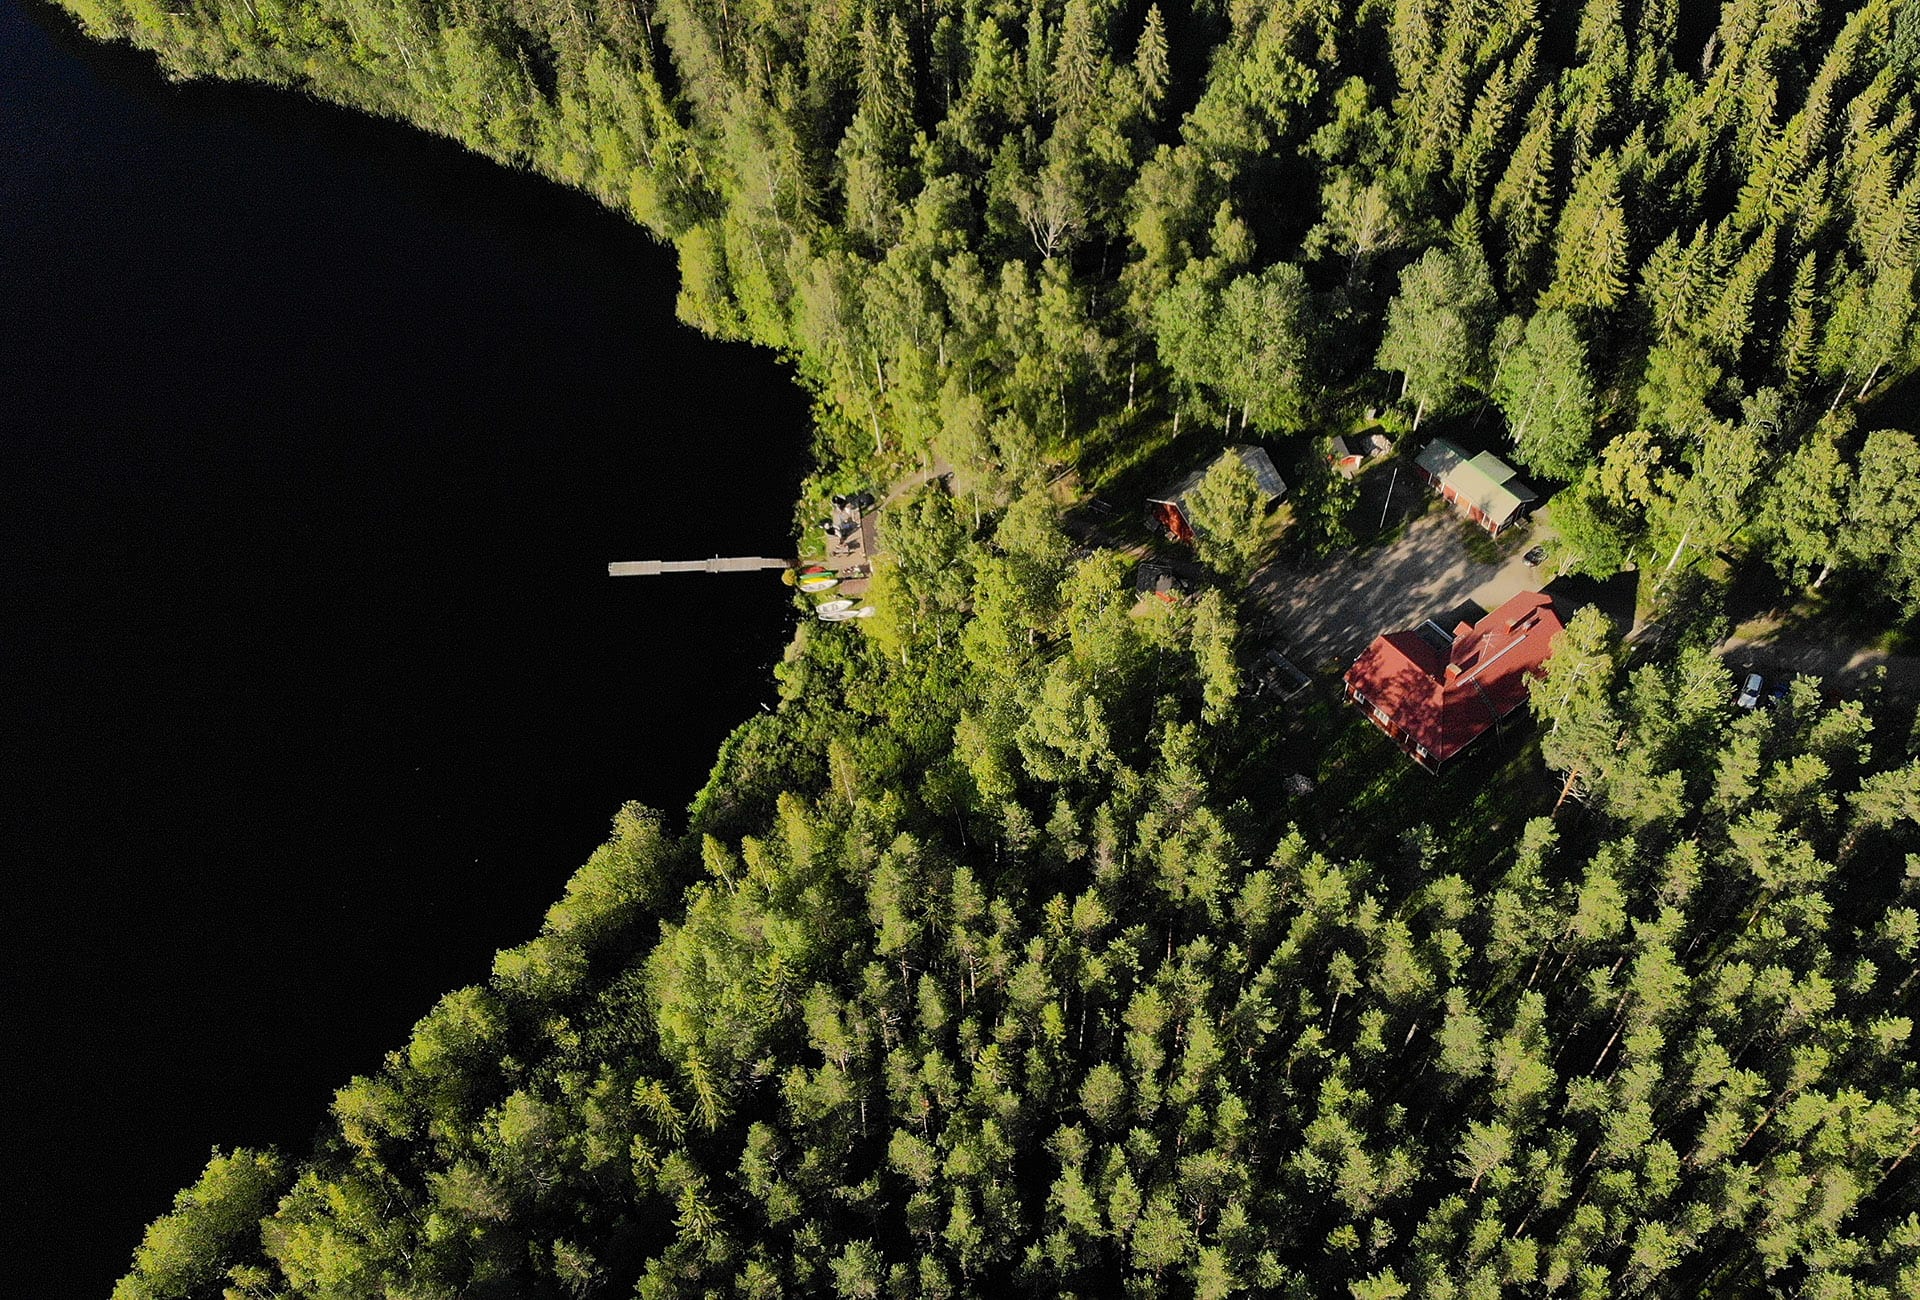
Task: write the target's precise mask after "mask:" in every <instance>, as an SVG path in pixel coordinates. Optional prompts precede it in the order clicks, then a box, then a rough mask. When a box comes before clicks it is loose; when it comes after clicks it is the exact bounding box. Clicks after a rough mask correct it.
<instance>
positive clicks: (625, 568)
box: [607, 555, 793, 578]
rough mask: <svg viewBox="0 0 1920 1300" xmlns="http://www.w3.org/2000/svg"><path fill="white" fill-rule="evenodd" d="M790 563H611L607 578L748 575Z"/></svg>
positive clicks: (732, 559) (717, 559) (722, 559)
mask: <svg viewBox="0 0 1920 1300" xmlns="http://www.w3.org/2000/svg"><path fill="white" fill-rule="evenodd" d="M792 567H793V561H792V560H776V559H771V558H769V557H767V556H740V555H729V556H719V555H716V556H714V557H713V558H712V559H711V560H615V561H614V562H613V563H612V564H609V565H608V566H607V576H608V577H610V578H650V577H652V576H653V575H655V574H657V573H749V572H752V571H753V570H756V569H790V568H792Z"/></svg>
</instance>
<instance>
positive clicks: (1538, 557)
mask: <svg viewBox="0 0 1920 1300" xmlns="http://www.w3.org/2000/svg"><path fill="white" fill-rule="evenodd" d="M1520 558H1521V560H1522V561H1524V562H1525V563H1527V564H1531V565H1533V566H1534V567H1536V568H1538V567H1539V564H1540V561H1542V560H1544V559H1546V558H1547V548H1546V547H1544V546H1536V547H1533V548H1532V549H1531V550H1529V551H1528V552H1527V553H1526V554H1525V555H1523V556H1521V557H1520Z"/></svg>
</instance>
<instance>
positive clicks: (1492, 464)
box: [1413, 438, 1540, 537]
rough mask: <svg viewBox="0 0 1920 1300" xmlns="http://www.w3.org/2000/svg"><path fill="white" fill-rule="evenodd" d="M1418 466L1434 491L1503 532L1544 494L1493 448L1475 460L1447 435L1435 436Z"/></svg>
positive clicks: (1487, 526) (1496, 532) (1494, 531)
mask: <svg viewBox="0 0 1920 1300" xmlns="http://www.w3.org/2000/svg"><path fill="white" fill-rule="evenodd" d="M1413 463H1414V465H1415V466H1416V467H1417V468H1418V469H1419V471H1420V473H1421V475H1422V476H1423V477H1424V478H1425V479H1426V480H1427V482H1429V483H1431V484H1433V487H1434V490H1435V491H1436V492H1438V493H1439V494H1440V495H1441V496H1443V497H1445V498H1446V499H1447V500H1448V501H1449V502H1451V503H1452V504H1454V505H1456V506H1458V507H1460V508H1461V509H1462V510H1464V511H1466V512H1467V513H1468V514H1469V515H1472V516H1473V521H1474V522H1475V523H1477V524H1479V525H1480V526H1481V527H1482V528H1484V529H1486V530H1487V531H1488V532H1489V533H1492V534H1493V535H1494V536H1495V537H1498V536H1499V535H1500V532H1501V530H1502V529H1504V528H1508V527H1510V526H1512V525H1513V524H1514V523H1516V522H1517V521H1519V520H1520V519H1521V518H1522V517H1523V516H1524V515H1525V514H1526V513H1527V511H1528V509H1530V508H1531V507H1532V505H1533V503H1534V502H1535V501H1538V500H1539V499H1540V494H1539V493H1538V492H1535V491H1534V490H1533V489H1532V488H1531V487H1529V486H1528V485H1527V484H1526V483H1524V482H1522V481H1521V480H1520V479H1519V477H1517V475H1516V473H1515V470H1514V468H1513V466H1511V465H1509V464H1507V462H1505V461H1504V460H1501V459H1500V458H1499V457H1498V456H1496V455H1494V454H1493V453H1492V452H1490V451H1483V452H1481V453H1480V454H1479V455H1478V456H1474V457H1472V458H1471V459H1469V458H1468V456H1467V454H1466V453H1465V452H1464V451H1462V450H1460V448H1458V447H1456V446H1454V445H1453V444H1452V443H1450V442H1448V441H1447V440H1446V439H1445V438H1435V439H1434V440H1433V441H1432V442H1430V443H1428V444H1427V449H1426V450H1425V451H1423V452H1421V453H1420V455H1419V456H1418V457H1416V458H1415V459H1414V462H1413Z"/></svg>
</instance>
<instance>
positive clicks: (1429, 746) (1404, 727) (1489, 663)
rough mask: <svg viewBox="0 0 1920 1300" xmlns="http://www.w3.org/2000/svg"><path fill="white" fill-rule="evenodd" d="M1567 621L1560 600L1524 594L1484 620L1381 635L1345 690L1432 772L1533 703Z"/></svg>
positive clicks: (1350, 674)
mask: <svg viewBox="0 0 1920 1300" xmlns="http://www.w3.org/2000/svg"><path fill="white" fill-rule="evenodd" d="M1562 626H1563V624H1562V622H1561V619H1560V616H1559V614H1557V613H1556V612H1555V611H1554V607H1553V598H1552V597H1550V596H1548V595H1546V594H1544V593H1542V592H1538V591H1523V592H1521V593H1520V594H1519V595H1517V596H1515V597H1514V598H1513V599H1512V600H1509V601H1508V602H1507V603H1506V604H1504V605H1502V606H1501V607H1500V608H1499V609H1496V610H1494V611H1493V612H1492V613H1491V614H1488V615H1487V616H1486V617H1484V618H1482V619H1481V620H1480V621H1479V622H1478V623H1464V622H1462V623H1458V624H1455V625H1454V627H1453V629H1452V630H1451V631H1449V630H1447V629H1446V628H1443V627H1441V626H1440V625H1439V624H1437V623H1435V622H1433V621H1432V620H1431V619H1429V620H1428V621H1427V622H1425V623H1422V624H1421V625H1420V626H1419V627H1417V628H1410V629H1408V630H1407V631H1404V632H1388V633H1385V634H1383V635H1381V636H1378V637H1375V638H1374V641H1373V644H1372V645H1370V646H1368V647H1367V649H1366V652H1365V653H1364V654H1362V655H1361V656H1360V657H1359V658H1358V659H1356V660H1355V661H1354V664H1353V667H1351V668H1349V669H1348V670H1347V676H1346V689H1345V695H1346V698H1347V699H1348V700H1350V701H1351V702H1352V703H1354V704H1356V705H1358V706H1359V707H1360V708H1361V709H1362V710H1364V711H1365V713H1366V715H1367V718H1368V720H1369V721H1371V722H1372V723H1373V724H1374V725H1375V726H1376V727H1378V728H1380V730H1382V731H1384V732H1386V733H1387V735H1388V736H1389V737H1391V738H1392V739H1393V742H1394V743H1395V744H1397V745H1399V746H1400V748H1401V749H1403V750H1405V751H1406V752H1407V753H1408V754H1409V755H1411V756H1412V758H1413V760H1414V761H1415V762H1416V763H1418V764H1420V766H1422V767H1424V768H1426V769H1427V770H1428V771H1430V772H1432V771H1438V770H1439V768H1440V765H1441V764H1442V763H1445V762H1446V761H1447V760H1448V759H1450V758H1452V757H1454V756H1455V755H1457V754H1459V753H1460V752H1461V751H1462V750H1464V749H1466V748H1467V747H1468V746H1469V745H1471V744H1473V742H1474V741H1476V740H1478V739H1479V738H1480V737H1481V736H1483V735H1485V734H1486V733H1487V732H1489V731H1493V730H1496V729H1497V728H1499V727H1500V725H1501V724H1502V723H1503V722H1505V721H1506V719H1507V716H1508V715H1509V714H1511V713H1512V712H1513V711H1514V710H1515V709H1518V708H1519V707H1520V706H1521V705H1523V704H1525V703H1526V702H1527V683H1528V681H1529V680H1531V679H1533V678H1535V677H1538V676H1540V675H1541V673H1542V671H1543V670H1544V668H1545V665H1546V662H1547V660H1548V659H1549V658H1551V657H1552V654H1553V639H1554V637H1556V636H1558V635H1559V634H1560V631H1561V628H1562Z"/></svg>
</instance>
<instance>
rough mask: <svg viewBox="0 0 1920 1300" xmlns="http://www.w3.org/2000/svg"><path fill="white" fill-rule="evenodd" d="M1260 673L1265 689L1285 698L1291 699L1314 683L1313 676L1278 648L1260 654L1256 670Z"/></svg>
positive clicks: (1262, 686) (1261, 684)
mask: <svg viewBox="0 0 1920 1300" xmlns="http://www.w3.org/2000/svg"><path fill="white" fill-rule="evenodd" d="M1256 671H1257V672H1258V673H1259V675H1260V686H1261V688H1262V689H1263V690H1269V691H1272V692H1273V693H1274V694H1275V695H1278V696H1279V697H1280V698H1281V699H1283V700H1290V699H1292V698H1293V697H1294V696H1296V695H1298V694H1300V692H1302V691H1304V690H1306V689H1307V687H1309V686H1311V685H1313V678H1311V677H1309V676H1307V675H1306V674H1305V673H1303V672H1301V671H1300V669H1299V668H1297V667H1295V666H1294V662H1293V660H1291V659H1289V658H1287V657H1286V656H1285V655H1284V654H1282V653H1280V652H1279V651H1278V650H1269V651H1267V652H1266V653H1265V654H1263V655H1261V656H1260V662H1259V665H1258V668H1257V670H1256Z"/></svg>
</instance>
